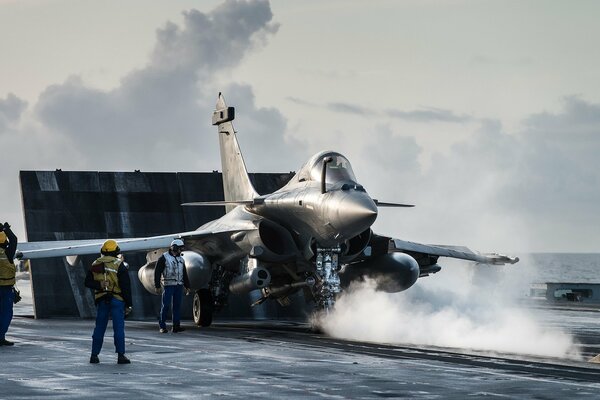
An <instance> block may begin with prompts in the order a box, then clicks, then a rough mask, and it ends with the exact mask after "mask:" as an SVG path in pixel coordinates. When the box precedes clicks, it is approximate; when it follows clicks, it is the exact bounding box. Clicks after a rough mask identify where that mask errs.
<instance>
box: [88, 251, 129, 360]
mask: <svg viewBox="0 0 600 400" xmlns="http://www.w3.org/2000/svg"><path fill="white" fill-rule="evenodd" d="M120 251H121V249H119V246H118V245H117V242H115V241H114V240H107V241H106V242H104V244H103V245H102V248H101V249H100V253H101V255H102V256H101V257H100V258H98V259H97V260H96V261H94V262H93V263H92V268H90V270H89V271H88V273H87V275H86V277H85V286H87V287H89V288H91V289H94V294H95V298H96V327H95V328H94V333H93V335H92V355H91V357H90V363H92V364H97V363H99V362H100V360H99V359H98V354H100V350H102V343H103V342H104V332H106V326H107V325H108V317H109V315H110V316H112V321H113V332H114V342H115V351H116V353H117V354H118V358H117V363H118V364H129V363H130V362H131V361H129V358H127V357H125V314H129V312H131V282H130V280H129V271H128V270H127V266H126V264H125V263H124V262H123V260H122V259H121V258H119V257H117V256H118V255H119V252H120Z"/></svg>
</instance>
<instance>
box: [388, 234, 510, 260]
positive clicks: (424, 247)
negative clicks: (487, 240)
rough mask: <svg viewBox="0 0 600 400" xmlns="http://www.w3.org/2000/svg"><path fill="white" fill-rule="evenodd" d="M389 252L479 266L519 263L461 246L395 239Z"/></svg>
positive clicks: (391, 241)
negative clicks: (441, 258) (453, 259)
mask: <svg viewBox="0 0 600 400" xmlns="http://www.w3.org/2000/svg"><path fill="white" fill-rule="evenodd" d="M389 250H390V251H392V252H393V251H399V252H403V253H408V254H411V255H412V254H414V253H416V254H417V255H420V256H421V257H423V256H432V257H435V258H436V259H437V257H450V258H459V259H461V260H469V261H475V262H477V263H481V264H492V265H504V264H514V263H516V262H518V261H519V258H518V257H509V256H505V255H503V254H497V253H476V252H474V251H472V250H471V249H469V248H467V247H462V246H447V245H428V244H421V243H414V242H409V241H406V240H401V239H395V238H391V240H390V248H389ZM421 257H419V258H421ZM417 261H418V258H417Z"/></svg>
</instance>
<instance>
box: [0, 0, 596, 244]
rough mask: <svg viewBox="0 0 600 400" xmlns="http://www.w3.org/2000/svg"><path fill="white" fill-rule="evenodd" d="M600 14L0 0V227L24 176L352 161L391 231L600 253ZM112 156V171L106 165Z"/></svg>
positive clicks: (17, 210)
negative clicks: (323, 156)
mask: <svg viewBox="0 0 600 400" xmlns="http://www.w3.org/2000/svg"><path fill="white" fill-rule="evenodd" d="M598 15H600V3H598V2H594V1H579V2H576V3H572V2H568V1H486V2H482V1H459V0H455V1H450V0H449V1H417V0H414V1H408V0H407V1H384V0H373V1H369V2H365V1H352V0H343V1H328V2H323V1H317V0H315V1H312V0H308V1H302V2H291V1H278V0H274V1H271V2H267V1H233V0H232V1H224V2H223V1H207V0H203V1H191V0H168V1H166V0H165V1H158V0H157V1H152V2H147V1H143V0H128V1H127V2H121V1H111V0H107V1H103V2H96V1H91V0H60V1H59V0H19V1H17V0H14V1H13V0H0V57H1V58H0V140H1V142H0V143H1V147H0V149H1V150H2V151H1V153H0V157H1V160H2V161H3V162H2V168H1V169H0V176H1V183H0V190H1V192H2V193H3V199H2V215H1V216H0V219H2V220H8V221H10V222H11V223H12V224H13V225H14V227H15V228H16V231H17V233H18V234H20V235H21V236H22V237H24V228H23V216H22V213H21V204H20V192H19V190H20V189H19V182H18V173H19V170H33V169H45V170H47V169H49V170H54V169H55V168H62V169H63V170H111V171H132V170H134V169H141V170H143V171H205V170H213V169H220V160H219V156H218V144H217V136H216V132H215V130H214V129H213V127H212V126H211V125H210V115H211V112H212V109H213V107H214V102H215V100H216V95H217V93H218V92H219V91H223V93H224V94H225V98H226V100H227V101H228V103H230V105H234V106H236V111H237V118H236V128H237V129H238V131H239V133H238V135H239V140H240V143H241V146H242V151H243V152H244V156H245V159H246V163H247V165H248V168H249V170H250V171H256V172H259V171H260V172H275V171H278V172H287V171H291V170H297V169H298V168H299V167H300V165H301V164H302V162H304V161H305V160H306V159H307V158H309V157H310V155H312V154H313V153H315V152H317V151H320V150H324V149H333V150H337V151H340V152H342V153H343V154H345V155H346V156H347V157H348V158H349V159H350V161H351V162H352V164H353V167H354V170H355V172H356V174H357V177H358V179H359V181H360V182H361V183H362V184H363V185H364V186H365V187H366V189H367V190H368V191H369V193H370V194H371V195H372V196H373V197H375V198H378V199H380V200H384V201H396V202H410V203H414V204H416V205H417V207H416V208H414V209H403V210H382V211H381V212H380V216H379V218H378V221H377V222H376V226H375V228H376V230H377V231H379V232H381V233H385V234H391V235H394V236H396V237H399V238H403V239H408V240H414V241H421V242H425V243H444V244H461V245H468V246H470V247H472V248H474V249H478V250H482V251H500V252H509V253H510V252H512V253H515V252H516V253H519V252H529V251H561V252H599V251H600V228H599V227H600V207H599V204H600V161H599V157H598V155H599V154H600V52H598V51H597V46H598V42H599V41H600V24H598V23H597V16H598ZM107 154H110V156H109V157H108V156H106V155H107Z"/></svg>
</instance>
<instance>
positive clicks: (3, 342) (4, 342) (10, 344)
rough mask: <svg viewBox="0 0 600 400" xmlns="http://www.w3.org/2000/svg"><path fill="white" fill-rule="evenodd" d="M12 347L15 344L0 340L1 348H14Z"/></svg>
mask: <svg viewBox="0 0 600 400" xmlns="http://www.w3.org/2000/svg"><path fill="white" fill-rule="evenodd" d="M12 345H14V343H13V342H9V341H8V340H6V339H2V340H0V346H12Z"/></svg>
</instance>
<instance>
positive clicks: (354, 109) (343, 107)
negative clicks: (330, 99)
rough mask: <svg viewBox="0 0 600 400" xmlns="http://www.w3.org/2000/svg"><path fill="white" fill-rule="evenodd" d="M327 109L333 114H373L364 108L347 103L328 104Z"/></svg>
mask: <svg viewBox="0 0 600 400" xmlns="http://www.w3.org/2000/svg"><path fill="white" fill-rule="evenodd" d="M327 108H328V109H329V110H331V111H334V112H340V113H347V114H357V115H369V114H373V111H372V110H370V109H368V108H366V107H362V106H358V105H356V104H349V103H329V104H327Z"/></svg>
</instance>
